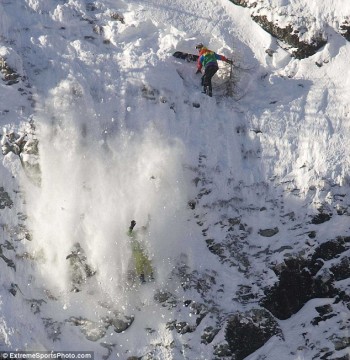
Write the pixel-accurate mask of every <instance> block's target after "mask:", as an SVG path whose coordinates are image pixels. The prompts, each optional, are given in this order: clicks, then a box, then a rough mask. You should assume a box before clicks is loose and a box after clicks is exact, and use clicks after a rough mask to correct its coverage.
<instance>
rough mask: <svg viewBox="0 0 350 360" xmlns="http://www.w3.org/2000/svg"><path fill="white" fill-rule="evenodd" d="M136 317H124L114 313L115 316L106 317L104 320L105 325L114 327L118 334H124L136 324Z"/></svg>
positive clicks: (116, 312)
mask: <svg viewBox="0 0 350 360" xmlns="http://www.w3.org/2000/svg"><path fill="white" fill-rule="evenodd" d="M134 319H135V318H134V316H127V315H123V314H121V313H120V312H118V311H115V312H114V316H113V317H112V318H111V317H106V318H104V319H103V321H104V323H105V324H106V325H107V327H108V326H113V327H114V331H115V332H116V333H122V332H123V331H125V330H126V329H128V328H129V327H130V326H131V324H132V323H133V322H134Z"/></svg>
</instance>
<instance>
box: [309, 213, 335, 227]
mask: <svg viewBox="0 0 350 360" xmlns="http://www.w3.org/2000/svg"><path fill="white" fill-rule="evenodd" d="M331 217H332V214H327V213H319V214H317V215H315V216H314V217H313V218H312V220H311V223H312V224H314V225H319V224H323V223H324V222H326V221H329V220H330V219H331Z"/></svg>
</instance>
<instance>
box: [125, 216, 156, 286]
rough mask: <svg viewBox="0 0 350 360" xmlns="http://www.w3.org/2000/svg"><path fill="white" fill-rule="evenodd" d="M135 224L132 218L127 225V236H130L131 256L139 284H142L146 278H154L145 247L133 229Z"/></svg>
mask: <svg viewBox="0 0 350 360" xmlns="http://www.w3.org/2000/svg"><path fill="white" fill-rule="evenodd" d="M135 225H136V221H135V220H132V221H131V223H130V226H129V230H128V236H129V238H130V245H131V251H132V256H133V259H134V262H135V271H136V275H137V277H138V278H139V280H140V282H141V284H144V283H145V282H146V280H148V281H152V280H154V277H153V268H152V264H151V261H150V259H149V258H148V256H147V254H146V250H145V248H144V247H143V246H142V244H141V242H140V240H139V239H138V231H134V227H135Z"/></svg>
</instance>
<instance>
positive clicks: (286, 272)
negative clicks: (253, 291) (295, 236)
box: [261, 258, 336, 320]
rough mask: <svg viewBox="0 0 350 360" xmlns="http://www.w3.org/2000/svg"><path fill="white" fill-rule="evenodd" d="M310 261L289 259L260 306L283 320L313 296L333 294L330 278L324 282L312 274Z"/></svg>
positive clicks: (330, 295)
mask: <svg viewBox="0 0 350 360" xmlns="http://www.w3.org/2000/svg"><path fill="white" fill-rule="evenodd" d="M310 265H311V264H310V262H309V261H307V260H304V259H298V258H297V259H289V260H286V261H285V266H284V267H283V268H282V270H281V271H280V273H279V274H278V275H279V282H278V283H277V284H276V285H275V286H273V287H272V288H271V289H269V290H267V292H266V297H265V299H263V300H262V301H261V304H262V306H264V307H265V308H266V309H268V310H269V311H271V313H272V314H273V315H274V316H276V317H277V318H278V319H281V320H285V319H288V318H289V317H290V316H292V315H293V314H295V313H296V312H298V311H299V310H300V309H301V308H302V307H303V306H304V305H305V304H306V302H307V301H309V300H311V299H313V298H325V297H333V296H335V294H336V293H335V289H334V288H333V286H332V283H331V280H328V281H326V282H324V281H323V280H321V279H320V278H318V277H316V276H313V275H312V273H311V271H310V267H311V266H310Z"/></svg>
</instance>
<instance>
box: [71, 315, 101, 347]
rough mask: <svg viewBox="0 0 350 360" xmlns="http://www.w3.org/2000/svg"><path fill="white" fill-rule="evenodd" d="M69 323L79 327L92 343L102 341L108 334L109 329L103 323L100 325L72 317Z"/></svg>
mask: <svg viewBox="0 0 350 360" xmlns="http://www.w3.org/2000/svg"><path fill="white" fill-rule="evenodd" d="M67 322H70V323H72V324H73V325H75V326H79V327H80V330H81V332H82V333H83V334H84V335H85V337H86V338H87V339H88V340H90V341H97V340H100V339H102V338H103V337H104V336H105V334H106V330H107V327H106V325H105V324H103V323H102V324H100V323H97V322H94V321H91V320H88V319H85V318H82V317H74V316H71V317H70V318H69V320H67Z"/></svg>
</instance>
